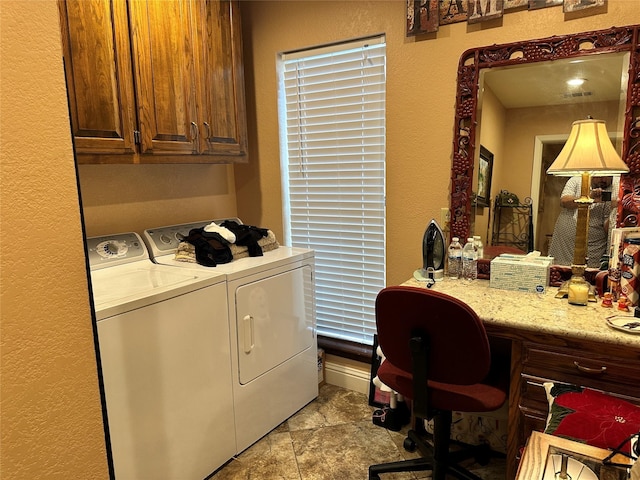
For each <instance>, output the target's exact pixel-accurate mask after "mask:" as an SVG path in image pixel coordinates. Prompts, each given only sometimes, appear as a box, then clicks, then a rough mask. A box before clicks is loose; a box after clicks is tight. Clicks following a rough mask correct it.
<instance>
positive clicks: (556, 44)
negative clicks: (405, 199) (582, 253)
mask: <svg viewBox="0 0 640 480" xmlns="http://www.w3.org/2000/svg"><path fill="white" fill-rule="evenodd" d="M639 31H640V26H639V25H633V26H628V27H620V28H612V29H607V30H600V31H595V32H586V33H580V34H575V35H565V36H558V37H551V38H547V39H540V40H531V41H526V42H518V43H511V44H504V45H493V46H488V47H482V48H477V49H472V50H468V51H467V52H465V53H464V54H463V55H462V57H461V58H460V63H459V67H458V85H457V98H456V116H455V127H454V151H453V165H452V171H451V204H450V208H451V235H452V236H458V237H460V238H466V237H467V236H468V235H470V234H476V235H481V236H482V237H483V239H487V240H489V239H490V238H491V231H490V228H491V227H490V224H491V222H490V218H489V217H490V215H491V203H492V202H491V201H490V202H489V203H490V206H489V207H488V208H478V207H476V206H474V205H473V204H472V203H473V202H472V198H473V193H472V192H474V191H475V190H476V188H477V183H475V184H474V171H475V170H476V169H477V162H478V156H479V151H478V150H479V145H480V144H481V143H482V145H484V146H486V147H488V148H489V149H490V150H491V151H492V152H493V153H494V154H495V158H494V165H493V169H494V170H493V182H492V185H493V186H492V192H491V193H490V195H492V196H491V197H490V198H493V197H495V195H496V194H497V192H499V191H500V190H509V191H512V192H514V193H515V194H516V195H518V197H520V198H526V197H531V198H532V199H533V202H534V205H533V211H534V213H533V217H534V223H535V226H536V228H535V233H534V236H535V237H539V238H536V239H535V248H536V249H538V250H541V251H542V250H544V248H545V243H547V242H548V238H547V235H548V233H546V232H548V231H549V228H550V231H551V232H552V231H553V224H554V223H555V219H556V217H557V210H556V212H555V213H554V212H553V209H554V207H552V206H551V204H552V203H553V201H552V200H549V199H551V197H553V196H557V197H556V198H555V203H556V204H557V208H558V209H559V192H558V191H557V190H558V189H559V190H560V191H561V190H562V186H563V185H553V184H550V183H549V182H551V181H552V180H548V181H547V179H546V175H545V173H544V172H545V170H546V166H548V165H546V164H548V163H550V162H551V161H553V159H554V158H555V155H556V154H557V151H559V150H558V148H561V147H562V145H563V143H564V140H565V139H566V137H567V136H568V133H569V131H570V129H571V124H572V122H573V121H574V120H581V119H584V118H587V116H588V115H591V116H592V117H594V118H601V119H603V120H605V121H606V123H607V128H608V130H609V131H610V133H611V135H612V137H613V140H614V145H616V146H617V147H618V151H619V153H620V154H621V156H622V158H623V160H625V162H626V163H627V164H628V165H629V167H630V169H631V172H630V174H629V175H626V176H624V178H623V179H622V180H621V182H620V183H621V202H620V203H619V204H618V217H617V224H618V225H635V224H638V223H640V222H638V217H639V216H640V47H639V39H638V35H639ZM536 71H537V72H541V73H540V75H538V74H536V73H535V72H536ZM579 72H583V73H582V76H583V77H586V76H588V77H589V80H588V82H586V83H585V84H584V85H583V86H579V87H573V89H567V87H566V85H562V86H558V87H554V86H553V85H554V82H553V80H554V79H559V80H560V79H562V83H564V81H565V80H566V79H567V78H568V77H569V76H580V75H577V73H579ZM584 72H587V73H584ZM590 72H596V73H590ZM540 86H542V88H540ZM605 92H609V93H605ZM540 100H544V101H543V102H542V103H541V102H540ZM554 151H555V152H556V153H555V154H554ZM556 181H558V180H557V179H556ZM559 181H560V182H561V183H562V184H564V182H565V181H566V179H560V180H559ZM545 191H546V192H547V194H546V196H545ZM549 192H551V193H549ZM542 210H544V215H539V213H540V212H541V211H542ZM552 217H553V218H552ZM634 222H635V223H634ZM549 224H551V226H550V227H549V226H548V225H549ZM487 243H488V242H487Z"/></svg>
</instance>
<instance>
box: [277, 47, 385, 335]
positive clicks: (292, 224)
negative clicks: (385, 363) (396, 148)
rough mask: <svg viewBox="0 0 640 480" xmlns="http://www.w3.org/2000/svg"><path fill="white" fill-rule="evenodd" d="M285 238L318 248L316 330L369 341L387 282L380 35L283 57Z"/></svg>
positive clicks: (280, 64) (280, 70)
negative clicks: (377, 303) (378, 300)
mask: <svg viewBox="0 0 640 480" xmlns="http://www.w3.org/2000/svg"><path fill="white" fill-rule="evenodd" d="M278 74H279V81H280V92H279V97H280V98H279V113H280V122H281V123H280V143H281V149H280V151H281V166H282V175H283V192H284V193H283V194H284V206H285V207H284V208H285V237H286V239H285V240H286V242H287V244H289V245H292V246H298V247H305V248H311V249H313V250H315V264H316V269H315V284H316V292H315V293H316V319H317V325H318V334H320V335H326V336H330V337H334V338H339V339H344V340H350V341H354V342H359V343H363V344H369V345H371V344H372V343H373V334H374V333H375V312H374V306H375V299H376V296H377V294H378V292H379V291H380V290H381V289H382V288H384V286H385V273H386V271H385V38H384V36H378V37H375V38H368V39H362V40H358V41H354V42H349V43H343V44H338V45H331V46H327V47H321V48H316V49H310V50H305V51H298V52H294V53H285V54H282V55H280V58H279V60H278Z"/></svg>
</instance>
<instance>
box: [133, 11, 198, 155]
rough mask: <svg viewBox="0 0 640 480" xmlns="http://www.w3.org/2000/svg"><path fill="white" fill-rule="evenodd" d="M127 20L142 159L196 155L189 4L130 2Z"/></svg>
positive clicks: (196, 137)
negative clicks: (145, 156) (131, 47)
mask: <svg viewBox="0 0 640 480" xmlns="http://www.w3.org/2000/svg"><path fill="white" fill-rule="evenodd" d="M129 15H130V22H131V39H132V45H133V68H134V74H135V79H136V93H137V100H138V122H139V127H140V134H141V153H142V154H156V155H166V154H196V153H198V143H197V139H198V135H197V128H198V126H197V111H196V97H195V88H196V79H195V72H194V60H193V44H192V38H191V28H190V17H189V5H188V0H172V1H169V2H168V1H158V0H131V1H130V2H129ZM141 161H143V160H142V159H141Z"/></svg>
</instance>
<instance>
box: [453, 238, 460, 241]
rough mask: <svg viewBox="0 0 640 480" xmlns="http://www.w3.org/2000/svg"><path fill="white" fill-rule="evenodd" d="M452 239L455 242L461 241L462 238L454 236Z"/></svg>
mask: <svg viewBox="0 0 640 480" xmlns="http://www.w3.org/2000/svg"><path fill="white" fill-rule="evenodd" d="M452 241H454V242H459V241H460V239H459V238H458V237H453V238H452Z"/></svg>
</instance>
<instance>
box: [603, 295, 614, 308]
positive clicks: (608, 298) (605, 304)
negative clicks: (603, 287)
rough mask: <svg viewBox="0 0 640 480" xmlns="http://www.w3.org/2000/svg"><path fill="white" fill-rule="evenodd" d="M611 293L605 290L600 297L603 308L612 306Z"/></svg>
mask: <svg viewBox="0 0 640 480" xmlns="http://www.w3.org/2000/svg"><path fill="white" fill-rule="evenodd" d="M612 297H613V295H611V292H605V294H604V297H603V298H602V306H603V307H605V308H613V298H612Z"/></svg>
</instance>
